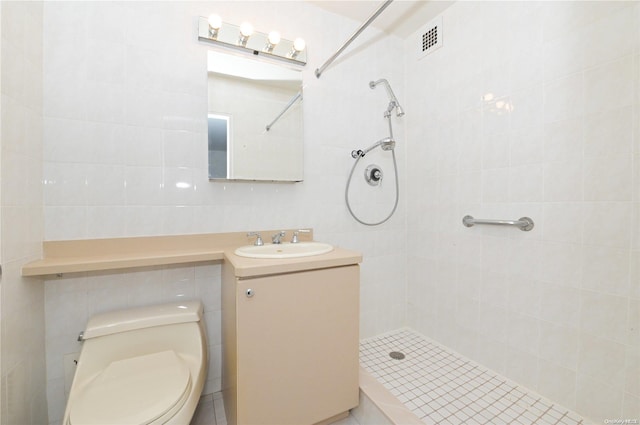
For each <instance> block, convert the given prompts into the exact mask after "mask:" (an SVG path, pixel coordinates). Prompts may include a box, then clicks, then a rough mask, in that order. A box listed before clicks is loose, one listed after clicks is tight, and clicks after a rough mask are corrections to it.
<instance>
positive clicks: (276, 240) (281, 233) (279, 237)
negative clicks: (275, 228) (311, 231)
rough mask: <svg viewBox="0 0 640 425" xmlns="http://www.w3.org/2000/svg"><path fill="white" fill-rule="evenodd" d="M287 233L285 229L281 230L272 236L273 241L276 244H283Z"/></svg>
mask: <svg viewBox="0 0 640 425" xmlns="http://www.w3.org/2000/svg"><path fill="white" fill-rule="evenodd" d="M285 234H286V232H285V231H284V230H281V231H279V232H278V233H276V234H275V235H273V236H271V242H272V243H274V244H281V243H282V238H284V235H285Z"/></svg>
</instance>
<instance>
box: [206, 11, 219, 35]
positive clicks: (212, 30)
mask: <svg viewBox="0 0 640 425" xmlns="http://www.w3.org/2000/svg"><path fill="white" fill-rule="evenodd" d="M208 23H209V37H211V38H212V39H214V40H215V39H216V38H218V31H220V27H221V26H222V18H221V17H220V16H219V15H216V14H213V15H211V16H209V19H208Z"/></svg>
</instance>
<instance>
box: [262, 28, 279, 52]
mask: <svg viewBox="0 0 640 425" xmlns="http://www.w3.org/2000/svg"><path fill="white" fill-rule="evenodd" d="M278 43H280V33H279V32H278V31H271V32H270V33H269V35H268V36H267V44H266V46H264V51H265V52H267V53H271V52H273V48H274V47H276V45H277V44H278Z"/></svg>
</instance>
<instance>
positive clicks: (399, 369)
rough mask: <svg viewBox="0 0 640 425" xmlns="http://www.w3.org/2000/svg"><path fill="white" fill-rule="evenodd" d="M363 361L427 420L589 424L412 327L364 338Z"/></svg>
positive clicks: (470, 423) (468, 424)
mask: <svg viewBox="0 0 640 425" xmlns="http://www.w3.org/2000/svg"><path fill="white" fill-rule="evenodd" d="M392 351H395V352H401V353H403V354H404V355H405V357H404V359H402V360H396V359H394V358H391V357H390V356H389V353H390V352H392ZM360 365H361V366H362V367H363V368H364V369H366V370H367V372H369V373H370V374H371V375H372V376H373V377H375V378H376V379H377V380H378V381H379V382H381V383H382V384H383V385H384V387H385V388H386V389H387V390H389V391H390V392H391V393H392V394H393V395H394V396H396V397H397V398H398V400H400V401H401V402H402V403H403V404H404V405H405V406H406V407H407V408H408V409H409V410H410V411H411V412H413V413H414V414H415V415H416V416H417V417H418V418H420V419H421V420H422V422H424V423H426V424H443V425H444V424H450V425H459V424H462V423H464V424H466V425H484V424H491V425H494V424H522V425H532V424H545V425H551V424H558V425H577V424H587V423H590V422H588V421H586V420H585V419H583V418H581V417H580V416H579V415H577V414H576V413H574V412H572V411H570V410H569V409H566V408H564V407H562V406H560V405H558V404H555V403H553V402H550V401H549V400H547V399H544V398H542V397H541V396H539V395H537V394H535V393H533V392H532V391H530V390H528V389H527V388H524V387H521V386H519V385H518V384H516V383H514V382H512V381H509V380H508V379H506V378H504V377H503V376H500V375H499V374H498V373H496V372H493V371H491V370H489V369H487V368H484V367H482V366H480V365H478V364H477V363H474V362H472V361H470V360H469V359H466V358H464V357H462V356H461V355H459V354H456V353H453V352H451V351H449V350H448V349H447V348H446V347H443V346H441V345H439V344H436V343H435V342H432V341H430V340H428V339H427V338H425V337H424V336H422V335H420V334H418V333H416V332H413V331H410V330H399V331H395V332H393V333H390V334H385V335H381V336H377V337H373V338H369V339H365V340H362V341H361V342H360Z"/></svg>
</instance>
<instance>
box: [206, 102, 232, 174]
mask: <svg viewBox="0 0 640 425" xmlns="http://www.w3.org/2000/svg"><path fill="white" fill-rule="evenodd" d="M230 119H231V117H229V116H224V115H216V114H209V118H208V133H209V178H211V179H225V178H227V170H228V168H229V164H228V162H227V146H228V145H229V140H230V138H231V137H230V134H229V130H230V128H231V126H230V125H229V121H230Z"/></svg>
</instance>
